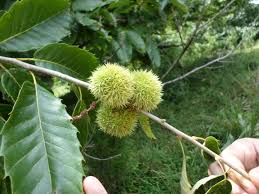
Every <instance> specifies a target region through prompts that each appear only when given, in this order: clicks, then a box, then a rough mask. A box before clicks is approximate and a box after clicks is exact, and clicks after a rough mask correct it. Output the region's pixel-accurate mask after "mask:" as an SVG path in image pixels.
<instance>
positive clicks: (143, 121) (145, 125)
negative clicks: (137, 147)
mask: <svg viewBox="0 0 259 194" xmlns="http://www.w3.org/2000/svg"><path fill="white" fill-rule="evenodd" d="M138 120H139V123H140V126H141V128H142V129H143V131H144V133H145V134H146V136H147V137H148V138H150V139H156V136H155V135H154V133H153V131H152V129H151V126H150V122H149V118H148V117H147V116H145V115H144V114H140V115H139V118H138Z"/></svg>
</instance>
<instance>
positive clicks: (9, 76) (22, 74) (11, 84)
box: [1, 69, 32, 102]
mask: <svg viewBox="0 0 259 194" xmlns="http://www.w3.org/2000/svg"><path fill="white" fill-rule="evenodd" d="M25 81H32V77H31V75H30V74H29V73H28V72H27V71H25V70H24V69H9V70H8V69H6V71H5V72H4V73H3V74H2V76H1V84H2V88H3V90H4V92H5V93H6V94H7V95H8V97H10V98H11V99H12V101H13V102H15V101H16V98H17V96H18V93H19V90H20V89H21V87H22V84H23V82H25Z"/></svg>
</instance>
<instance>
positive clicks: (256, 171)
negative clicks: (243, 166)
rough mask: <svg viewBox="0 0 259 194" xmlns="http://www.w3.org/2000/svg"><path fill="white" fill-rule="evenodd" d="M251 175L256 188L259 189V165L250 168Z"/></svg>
mask: <svg viewBox="0 0 259 194" xmlns="http://www.w3.org/2000/svg"><path fill="white" fill-rule="evenodd" d="M249 176H250V178H251V181H252V182H253V184H254V185H255V186H256V188H257V189H259V166H258V167H256V168H253V169H252V170H250V171H249Z"/></svg>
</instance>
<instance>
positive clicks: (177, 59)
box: [161, 4, 206, 80]
mask: <svg viewBox="0 0 259 194" xmlns="http://www.w3.org/2000/svg"><path fill="white" fill-rule="evenodd" d="M205 7H206V6H205V4H204V7H203V9H202V13H201V14H200V17H199V20H198V22H197V23H196V26H195V29H194V31H193V32H192V34H191V35H190V37H189V39H188V40H187V42H186V44H185V45H184V47H183V49H182V51H181V53H180V54H179V55H178V57H177V58H176V59H175V60H174V62H173V63H171V64H170V66H169V68H168V69H167V71H166V72H165V73H164V74H163V75H162V76H161V80H163V79H164V78H165V77H166V76H167V75H168V74H169V73H170V72H171V71H172V69H173V68H174V67H175V65H176V64H178V63H179V61H180V60H181V58H182V57H183V56H184V54H185V53H186V51H187V50H188V48H189V47H190V46H191V45H192V43H193V41H194V40H195V37H196V35H197V33H198V30H199V28H200V25H201V21H202V16H203V13H204V11H205Z"/></svg>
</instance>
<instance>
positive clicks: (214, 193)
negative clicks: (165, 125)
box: [206, 179, 232, 194]
mask: <svg viewBox="0 0 259 194" xmlns="http://www.w3.org/2000/svg"><path fill="white" fill-rule="evenodd" d="M231 191H232V185H231V183H230V182H229V180H227V179H224V180H222V181H220V182H218V183H217V184H215V185H213V186H212V187H211V188H210V189H209V190H208V191H207V192H206V194H222V193H224V194H230V193H231Z"/></svg>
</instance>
